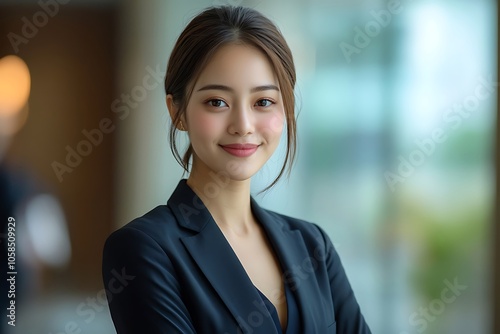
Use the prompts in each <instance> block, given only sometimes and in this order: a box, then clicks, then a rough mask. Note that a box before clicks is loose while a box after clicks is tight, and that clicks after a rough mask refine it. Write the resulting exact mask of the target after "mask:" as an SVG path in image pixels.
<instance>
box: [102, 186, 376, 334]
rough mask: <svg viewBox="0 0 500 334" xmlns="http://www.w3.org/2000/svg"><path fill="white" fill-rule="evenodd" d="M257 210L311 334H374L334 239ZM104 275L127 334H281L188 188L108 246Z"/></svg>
mask: <svg viewBox="0 0 500 334" xmlns="http://www.w3.org/2000/svg"><path fill="white" fill-rule="evenodd" d="M251 208H252V212H253V214H254V216H255V218H256V219H257V221H258V222H259V223H260V224H261V225H262V227H263V229H264V231H265V232H266V235H267V237H268V239H269V241H270V244H271V245H272V247H273V249H274V251H275V252H276V254H277V257H278V259H279V262H280V264H281V267H282V270H283V279H284V281H285V282H286V283H288V284H289V286H290V287H291V290H292V291H293V293H294V294H295V298H296V301H297V303H298V306H299V313H300V317H301V318H300V323H301V325H302V331H301V332H302V333H306V334H315V333H316V334H329V333H331V334H333V333H338V334H361V333H363V334H365V333H371V332H370V329H369V328H368V326H367V324H366V322H365V320H364V318H363V316H362V314H361V312H360V309H359V306H358V303H357V301H356V299H355V297H354V294H353V291H352V289H351V286H350V284H349V282H348V279H347V276H346V274H345V272H344V269H343V267H342V264H341V262H340V259H339V256H338V254H337V252H336V250H335V249H334V247H333V245H332V243H331V241H330V239H329V238H328V236H327V235H326V233H325V232H324V231H323V230H322V229H321V228H320V227H318V226H317V225H315V224H312V223H308V222H305V221H303V220H299V219H294V218H291V217H287V216H284V215H281V214H278V213H275V212H272V211H269V210H265V209H263V208H261V207H260V206H259V205H258V204H257V203H256V202H255V200H254V199H253V198H252V199H251ZM102 270H103V281H104V286H105V288H106V290H107V296H108V301H109V308H110V311H111V317H112V319H113V322H114V325H115V327H116V330H117V332H118V334H128V333H133V334H142V333H147V334H157V333H183V334H192V333H198V334H233V333H234V334H236V333H263V334H271V333H276V328H275V325H274V323H273V320H272V319H271V318H270V317H269V315H268V314H269V313H268V312H267V310H266V308H265V305H264V304H263V303H262V299H261V297H260V295H259V294H258V291H257V290H256V289H255V287H254V285H253V284H252V281H251V280H250V278H249V277H248V275H247V274H246V272H245V269H244V268H243V266H242V265H241V262H240V261H239V260H238V257H237V256H236V254H235V253H234V251H233V249H232V248H231V246H230V244H229V243H228V242H227V240H226V239H225V237H224V235H223V234H222V232H221V230H220V229H219V227H218V226H217V224H216V223H215V221H214V220H213V218H212V216H211V214H210V212H209V211H208V209H207V208H206V207H205V205H204V204H203V203H202V201H201V200H200V198H199V197H198V196H197V195H196V194H195V193H194V192H193V190H192V189H191V188H190V187H189V186H188V185H187V183H186V180H185V179H183V180H181V181H180V182H179V184H178V186H177V188H176V189H175V191H174V192H173V194H172V196H171V197H170V199H169V200H168V203H167V205H161V206H158V207H156V208H155V209H153V210H152V211H150V212H148V213H147V214H145V215H144V216H142V217H140V218H137V219H135V220H133V221H132V222H130V223H129V224H127V225H125V226H124V227H122V228H120V229H118V230H117V231H115V232H113V233H112V234H111V235H110V236H109V237H108V239H107V241H106V244H105V246H104V256H103V265H102Z"/></svg>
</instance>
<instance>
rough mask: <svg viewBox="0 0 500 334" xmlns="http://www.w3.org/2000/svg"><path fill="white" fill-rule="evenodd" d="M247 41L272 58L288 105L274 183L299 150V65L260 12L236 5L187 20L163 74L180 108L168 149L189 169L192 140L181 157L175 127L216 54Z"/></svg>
mask: <svg viewBox="0 0 500 334" xmlns="http://www.w3.org/2000/svg"><path fill="white" fill-rule="evenodd" d="M231 43H233V44H247V45H251V46H254V47H256V48H257V49H259V50H260V51H262V52H263V53H264V54H265V55H266V56H267V58H268V59H269V61H270V63H271V65H272V67H273V69H274V71H275V74H276V76H277V78H278V82H279V85H280V90H281V95H282V98H283V104H284V108H285V118H286V125H287V126H286V130H287V151H286V156H285V161H284V163H283V166H282V168H281V170H280V172H279V174H278V176H277V177H276V179H275V180H274V181H273V182H272V183H271V184H270V185H269V186H267V187H266V188H265V189H264V190H267V189H269V188H271V187H272V186H274V185H275V184H276V182H278V180H279V179H280V178H281V176H282V175H283V173H284V172H285V170H286V169H287V166H288V170H287V174H288V175H290V171H291V167H292V164H293V160H294V159H295V152H296V124H295V112H294V108H295V95H294V87H295V81H296V74H295V66H294V63H293V57H292V53H291V51H290V48H289V47H288V45H287V43H286V41H285V39H284V38H283V35H282V34H281V32H280V31H279V29H278V28H277V27H276V26H275V25H274V24H273V23H272V22H271V21H270V20H269V19H268V18H266V17H265V16H264V15H262V14H261V13H259V12H258V11H256V10H254V9H251V8H245V7H233V6H221V7H210V8H208V9H206V10H204V11H203V12H201V13H200V14H198V15H197V16H196V17H195V18H193V19H192V20H191V22H189V24H188V25H187V26H186V28H185V29H184V31H183V32H182V33H181V35H180V36H179V38H178V40H177V42H176V44H175V46H174V49H173V50H172V54H171V55H170V59H169V61H168V66H167V73H166V77H165V92H166V93H167V95H168V94H172V96H173V102H174V104H176V105H177V107H178V112H177V114H176V115H174V116H173V119H172V125H171V127H170V133H169V138H170V149H171V150H172V153H173V154H174V157H175V159H176V160H177V162H179V164H180V165H181V166H182V167H183V168H184V170H185V171H186V172H189V160H190V158H191V155H192V154H193V148H192V146H191V144H190V145H189V148H188V149H187V151H186V152H185V153H184V156H183V157H182V158H181V155H180V154H179V151H178V147H177V145H176V140H175V139H176V134H177V126H178V125H179V122H180V120H181V116H182V115H184V114H185V112H186V106H187V104H188V101H189V99H190V97H191V94H192V91H193V89H194V84H195V82H196V80H197V79H198V77H199V75H200V73H201V72H202V71H203V69H204V67H205V65H206V64H207V63H208V62H209V60H210V59H211V57H212V56H213V55H214V54H215V52H216V51H217V50H218V49H220V48H221V47H222V46H224V45H228V44H231Z"/></svg>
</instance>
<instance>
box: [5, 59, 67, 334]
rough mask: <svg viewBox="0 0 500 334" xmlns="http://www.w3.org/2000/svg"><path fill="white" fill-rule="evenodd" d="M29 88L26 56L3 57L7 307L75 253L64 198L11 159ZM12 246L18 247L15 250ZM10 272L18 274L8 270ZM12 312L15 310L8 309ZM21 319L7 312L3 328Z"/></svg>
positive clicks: (32, 290)
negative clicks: (61, 200) (46, 271)
mask: <svg viewBox="0 0 500 334" xmlns="http://www.w3.org/2000/svg"><path fill="white" fill-rule="evenodd" d="M29 90H30V75H29V70H28V67H27V66H26V64H25V63H24V61H22V60H21V59H20V58H19V57H16V56H6V57H4V58H1V59H0V219H1V220H2V223H1V224H0V226H1V231H0V237H1V238H0V257H1V262H0V263H1V264H2V268H1V271H0V282H1V283H0V293H1V297H0V303H1V305H0V306H1V308H2V310H4V312H6V311H5V310H6V309H7V308H8V307H9V306H10V305H11V304H12V301H14V303H15V304H14V305H15V308H16V313H17V311H18V310H19V308H20V307H22V300H24V299H25V298H27V297H33V296H34V295H36V293H37V292H39V288H40V284H41V282H42V277H41V276H42V271H43V269H44V268H46V267H48V268H53V269H59V268H64V267H65V266H66V265H67V264H68V263H69V260H70V256H71V244H70V240H69V234H68V229H67V226H66V221H65V218H64V214H63V211H62V208H61V205H60V204H59V201H58V200H57V199H56V197H55V196H54V195H53V194H52V193H51V191H49V190H48V187H46V186H45V185H44V184H43V183H42V182H40V181H39V180H38V179H37V178H36V177H35V176H34V175H33V173H32V172H31V171H30V169H29V168H27V167H25V166H14V164H11V163H10V164H9V163H7V161H6V157H7V152H8V147H9V144H10V142H11V141H12V140H13V138H14V135H15V133H17V131H19V129H20V128H21V127H22V125H23V124H24V123H25V121H26V118H27V114H28V104H27V100H28V96H29ZM9 222H11V224H8V223H9ZM9 226H10V227H11V229H10V232H11V233H10V234H9V233H8V232H9V230H8V227H9ZM12 227H13V228H14V231H12ZM9 236H10V237H11V239H10V240H9V238H8V237H9ZM12 237H14V238H15V241H13V239H12ZM12 247H14V249H15V250H14V252H11V251H10V250H12ZM8 250H9V251H8ZM12 253H14V254H12ZM12 255H14V258H15V263H14V264H13V265H14V267H13V268H14V269H11V268H9V267H8V264H9V262H8V261H9V257H12ZM8 272H15V273H16V274H15V275H10V274H9V275H8V274H7V273H8ZM11 276H15V281H12V283H14V282H15V283H14V284H13V285H12V286H15V292H14V291H13V290H11V284H10V283H11V282H9V281H7V278H9V277H11ZM10 292H12V293H10ZM9 314H11V312H10V311H8V310H7V315H9ZM12 314H13V313H12ZM16 320H17V319H16V318H15V317H13V316H12V317H8V316H7V317H6V316H5V314H4V313H2V323H1V325H0V333H4V332H5V333H7V328H9V327H10V326H12V328H14V327H13V325H14V324H16ZM9 322H10V323H11V324H10V325H9V324H8V323H9Z"/></svg>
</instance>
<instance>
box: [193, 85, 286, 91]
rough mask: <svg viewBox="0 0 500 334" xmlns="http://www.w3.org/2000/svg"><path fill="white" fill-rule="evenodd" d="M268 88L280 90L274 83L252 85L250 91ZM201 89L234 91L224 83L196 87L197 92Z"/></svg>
mask: <svg viewBox="0 0 500 334" xmlns="http://www.w3.org/2000/svg"><path fill="white" fill-rule="evenodd" d="M270 89H272V90H275V91H277V92H279V91H280V89H279V88H278V86H276V85H263V86H257V87H253V88H252V89H250V92H251V93H255V92H261V91H264V90H270ZM202 90H223V91H227V92H234V89H232V88H231V87H228V86H224V85H206V86H203V87H201V88H200V89H198V90H197V92H199V91H202Z"/></svg>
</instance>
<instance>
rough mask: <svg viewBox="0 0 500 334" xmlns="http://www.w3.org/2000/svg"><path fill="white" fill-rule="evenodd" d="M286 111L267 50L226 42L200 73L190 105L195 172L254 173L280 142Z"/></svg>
mask: <svg viewBox="0 0 500 334" xmlns="http://www.w3.org/2000/svg"><path fill="white" fill-rule="evenodd" d="M284 117H285V115H284V107H283V101H282V97H281V92H280V88H279V85H278V80H277V78H276V76H275V74H274V71H273V69H272V67H271V64H270V62H269V61H268V59H267V58H266V56H265V55H264V54H263V53H262V52H261V51H259V50H258V49H256V48H255V47H252V46H248V45H227V46H224V47H222V48H221V49H219V50H218V51H217V52H216V53H215V55H214V56H213V58H212V59H211V61H210V62H209V63H208V64H207V66H206V67H205V69H204V70H203V72H202V73H201V74H200V77H199V78H198V81H197V82H196V83H195V85H194V89H193V93H192V95H191V98H190V100H189V102H188V105H187V108H186V119H185V122H186V123H187V124H186V125H187V126H186V128H187V130H188V134H189V139H190V141H191V144H192V147H193V150H194V154H193V170H192V172H193V173H196V172H201V171H204V172H203V174H206V176H208V175H209V174H210V172H213V173H219V174H222V175H224V176H228V177H230V178H231V179H232V180H246V179H248V178H250V177H252V176H253V175H254V174H255V173H256V172H257V171H258V170H259V169H260V168H261V167H262V166H263V165H264V164H265V163H266V161H267V160H268V159H269V158H270V157H271V155H272V154H273V152H274V150H275V149H276V147H277V146H278V144H279V140H280V137H281V133H282V131H283V125H284Z"/></svg>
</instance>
